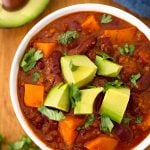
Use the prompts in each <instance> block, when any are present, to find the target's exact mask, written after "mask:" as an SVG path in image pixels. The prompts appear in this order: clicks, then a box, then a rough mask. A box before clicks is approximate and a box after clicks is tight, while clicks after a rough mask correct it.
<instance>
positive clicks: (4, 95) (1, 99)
mask: <svg viewBox="0 0 150 150" xmlns="http://www.w3.org/2000/svg"><path fill="white" fill-rule="evenodd" d="M89 2H91V3H101V4H107V5H111V6H116V7H118V8H121V9H124V10H127V9H125V8H123V7H122V6H120V5H118V4H116V3H114V2H112V1H111V0H52V1H51V3H50V5H49V6H48V8H47V10H46V11H45V12H44V13H43V14H42V15H41V16H40V17H38V18H37V19H36V20H35V21H33V22H32V23H30V24H27V25H25V26H23V27H20V28H16V29H0V133H2V134H3V135H5V136H6V138H7V140H8V141H14V140H17V139H18V138H19V137H20V136H21V135H23V134H25V133H24V131H23V130H22V128H21V126H20V124H19V122H18V120H17V118H16V116H15V113H14V111H13V108H12V104H11V101H10V96H9V73H10V67H11V62H12V59H13V56H14V54H15V52H16V49H17V47H18V45H19V43H20V41H21V40H22V38H23V37H24V35H25V34H26V33H27V32H28V31H29V29H30V28H31V27H32V26H33V25H34V24H35V23H37V22H38V21H39V20H40V19H41V18H43V17H44V16H46V15H48V14H49V13H51V12H53V11H55V10H57V9H59V8H62V7H65V6H69V5H73V4H78V3H89ZM137 17H138V16H137ZM138 18H140V17H138ZM140 19H141V20H142V21H143V22H144V23H145V24H147V25H148V26H149V27H150V20H148V19H142V18H140ZM149 150H150V148H149Z"/></svg>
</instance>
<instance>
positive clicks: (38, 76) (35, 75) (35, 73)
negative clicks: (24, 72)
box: [32, 72, 40, 82]
mask: <svg viewBox="0 0 150 150" xmlns="http://www.w3.org/2000/svg"><path fill="white" fill-rule="evenodd" d="M39 78H40V73H38V72H34V74H33V78H32V82H37V81H38V80H39Z"/></svg>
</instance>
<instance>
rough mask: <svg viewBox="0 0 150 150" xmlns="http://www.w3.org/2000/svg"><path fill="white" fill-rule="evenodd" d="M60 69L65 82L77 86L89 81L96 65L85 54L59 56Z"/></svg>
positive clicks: (95, 69)
mask: <svg viewBox="0 0 150 150" xmlns="http://www.w3.org/2000/svg"><path fill="white" fill-rule="evenodd" d="M61 69H62V73H63V76H64V78H65V80H66V81H67V83H69V84H71V83H73V84H75V85H76V86H78V87H82V86H85V85H86V84H88V83H89V82H91V81H92V80H93V78H94V76H95V74H96V71H97V67H96V65H95V64H94V63H93V62H92V61H91V60H90V59H89V58H88V57H87V56H85V55H72V56H64V57H61Z"/></svg>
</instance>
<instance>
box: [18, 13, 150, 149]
mask: <svg viewBox="0 0 150 150" xmlns="http://www.w3.org/2000/svg"><path fill="white" fill-rule="evenodd" d="M18 97H19V103H20V106H21V109H22V112H23V114H24V116H25V118H26V119H27V122H28V124H29V126H30V127H31V128H32V130H33V131H34V132H35V134H36V135H37V136H38V137H39V138H40V139H41V140H42V141H43V142H44V143H45V144H46V145H48V146H49V147H50V148H53V149H58V150H115V149H118V150H120V149H125V150H127V149H130V148H133V147H134V146H136V145H138V144H139V143H140V142H141V141H142V140H143V139H144V138H145V137H146V136H147V135H148V134H149V132H150V42H149V40H148V39H147V38H146V37H145V36H144V34H143V33H141V32H140V31H139V30H138V29H137V28H136V27H134V26H133V25H131V24H130V23H127V22H125V21H123V20H121V19H119V18H116V17H114V16H111V15H109V14H103V13H98V12H78V13H73V14H69V15H67V16H63V17H60V18H58V19H57V20H55V21H53V22H51V23H50V24H48V25H47V26H46V27H45V28H44V29H42V30H41V31H40V32H39V33H37V34H36V35H35V36H34V37H33V38H32V39H31V40H30V42H29V44H28V46H27V48H26V51H25V54H24V56H23V57H22V60H21V62H20V68H19V72H18Z"/></svg>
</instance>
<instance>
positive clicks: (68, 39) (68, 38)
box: [58, 31, 79, 45]
mask: <svg viewBox="0 0 150 150" xmlns="http://www.w3.org/2000/svg"><path fill="white" fill-rule="evenodd" d="M78 37H79V33H78V32H77V31H67V32H65V33H62V34H60V35H59V36H58V41H59V42H60V43H61V44H63V45H67V44H70V43H72V42H73V41H74V40H75V39H77V38H78Z"/></svg>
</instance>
